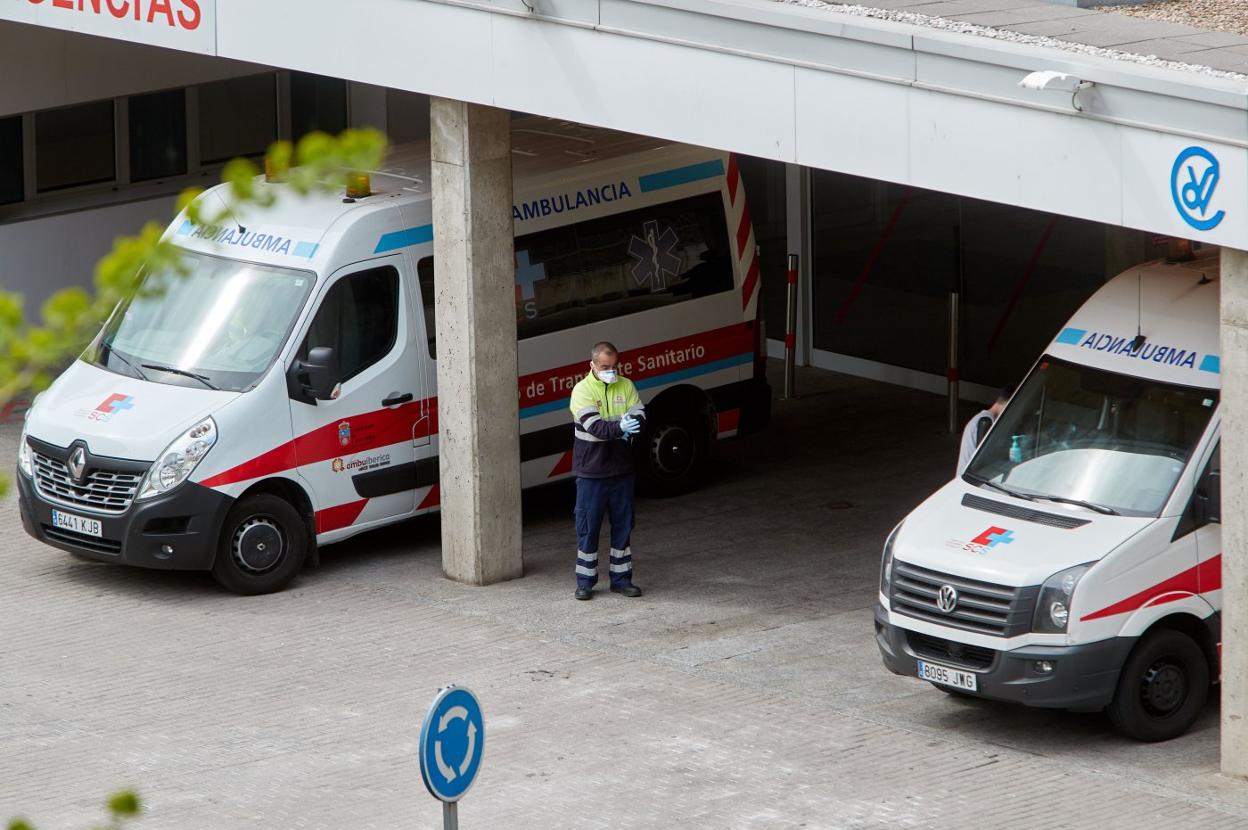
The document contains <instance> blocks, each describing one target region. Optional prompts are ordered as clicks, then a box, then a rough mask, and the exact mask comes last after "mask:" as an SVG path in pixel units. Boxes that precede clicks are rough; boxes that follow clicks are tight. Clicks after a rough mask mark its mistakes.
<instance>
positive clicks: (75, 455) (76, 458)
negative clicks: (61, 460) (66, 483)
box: [69, 447, 87, 483]
mask: <svg viewBox="0 0 1248 830" xmlns="http://www.w3.org/2000/svg"><path fill="white" fill-rule="evenodd" d="M86 472H87V453H86V450H84V449H83V448H82V447H78V448H77V449H76V450H74V451H73V452H72V453H70V456H69V474H70V475H72V476H73V477H74V481H77V482H79V483H81V482H82V477H83V476H84V475H86Z"/></svg>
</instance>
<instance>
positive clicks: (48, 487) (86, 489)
mask: <svg viewBox="0 0 1248 830" xmlns="http://www.w3.org/2000/svg"><path fill="white" fill-rule="evenodd" d="M31 456H32V457H33V460H34V462H35V486H36V488H37V489H38V490H39V495H41V496H43V497H44V498H45V499H47V500H48V501H53V502H57V503H59V504H63V505H66V506H67V507H81V508H85V509H87V510H93V511H96V512H98V513H114V514H117V513H125V512H126V510H127V509H128V508H129V507H130V502H132V501H134V497H135V495H136V493H137V492H138V489H139V482H140V481H141V480H142V478H143V474H142V473H137V472H127V471H122V470H109V469H106V468H97V469H93V470H91V471H90V472H89V473H88V474H87V479H86V481H84V482H83V483H82V484H79V483H77V482H76V481H74V479H73V477H72V476H71V475H70V474H69V468H68V467H66V466H65V463H64V462H63V461H58V460H56V459H55V458H51V457H49V456H46V455H43V454H42V453H39V452H32V453H31Z"/></svg>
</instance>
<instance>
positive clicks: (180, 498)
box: [17, 472, 234, 570]
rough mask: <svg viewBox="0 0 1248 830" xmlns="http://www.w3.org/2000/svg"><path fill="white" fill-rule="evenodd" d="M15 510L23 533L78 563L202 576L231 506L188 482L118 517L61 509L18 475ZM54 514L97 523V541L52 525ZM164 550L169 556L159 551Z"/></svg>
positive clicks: (228, 500)
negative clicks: (86, 561)
mask: <svg viewBox="0 0 1248 830" xmlns="http://www.w3.org/2000/svg"><path fill="white" fill-rule="evenodd" d="M17 489H18V506H19V509H20V510H21V514H22V526H23V527H24V528H26V532H27V533H29V534H30V535H31V536H33V537H35V538H36V539H38V540H39V541H40V542H43V543H44V544H47V545H51V546H52V547H56V548H60V549H61V550H66V551H69V552H70V553H72V554H74V555H75V556H78V557H81V558H83V559H94V560H96V561H99V562H117V563H120V564H124V565H135V566H137V567H140V568H160V569H162V570H207V569H209V568H211V567H212V561H213V558H214V557H215V556H216V551H217V540H218V538H219V536H220V528H221V523H222V522H223V521H225V514H226V511H228V510H229V509H230V505H231V504H233V502H234V500H233V499H232V498H230V497H229V496H226V495H223V494H222V493H219V492H217V491H216V490H210V489H208V488H207V487H201V486H200V485H198V484H193V483H190V482H187V483H186V484H183V485H182V486H181V487H178V488H177V489H175V490H174V491H173V492H171V493H168V494H166V495H164V496H156V497H154V498H151V499H145V500H144V501H141V502H139V501H136V502H134V503H133V504H131V505H130V509H129V510H127V511H126V512H125V513H123V514H121V515H117V516H111V515H102V514H99V513H93V512H91V511H85V510H82V509H75V508H73V507H61V506H60V505H56V504H53V503H51V502H49V501H47V500H45V499H44V498H43V497H42V496H40V495H39V494H38V493H37V492H36V491H35V487H34V483H33V482H32V481H31V480H30V479H29V478H27V477H26V476H24V475H22V474H21V473H20V472H18V473H17ZM53 509H57V510H63V511H64V512H66V513H73V514H75V515H78V516H88V517H90V518H93V519H99V520H100V525H101V530H102V535H101V536H100V537H99V538H96V537H93V536H86V535H83V534H79V533H72V532H70V531H66V530H60V529H57V528H55V527H53V525H52V511H53ZM164 546H168V547H169V548H171V549H172V552H166V551H164V550H162V548H163V547H164Z"/></svg>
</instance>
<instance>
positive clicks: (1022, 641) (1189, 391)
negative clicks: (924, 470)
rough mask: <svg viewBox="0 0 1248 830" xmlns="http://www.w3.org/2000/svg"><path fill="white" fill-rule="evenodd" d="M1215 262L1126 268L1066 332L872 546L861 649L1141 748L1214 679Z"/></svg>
mask: <svg viewBox="0 0 1248 830" xmlns="http://www.w3.org/2000/svg"><path fill="white" fill-rule="evenodd" d="M1218 328H1219V326H1218V259H1217V254H1216V252H1213V253H1209V252H1205V253H1204V254H1202V258H1200V259H1197V260H1195V261H1189V262H1182V263H1168V262H1164V261H1159V262H1153V263H1148V264H1146V265H1142V266H1139V267H1137V268H1133V269H1131V270H1129V271H1127V272H1125V273H1123V274H1121V275H1119V276H1117V277H1115V278H1114V279H1113V280H1111V281H1110V282H1108V283H1107V284H1106V285H1105V286H1103V287H1102V288H1101V289H1100V290H1099V291H1098V292H1097V293H1096V294H1095V295H1094V296H1093V297H1092V298H1091V299H1089V300H1088V301H1087V302H1086V303H1085V304H1084V305H1083V307H1082V308H1080V309H1079V311H1078V312H1077V313H1076V314H1075V315H1074V317H1072V318H1071V320H1070V322H1069V323H1067V324H1066V326H1065V327H1064V328H1063V329H1062V330H1061V331H1060V332H1059V333H1058V335H1057V337H1056V338H1055V339H1054V340H1053V342H1052V343H1051V344H1050V345H1049V347H1048V348H1047V349H1046V351H1045V353H1044V355H1043V356H1041V358H1040V359H1039V360H1038V361H1037V362H1036V364H1035V366H1034V367H1033V368H1032V370H1031V372H1030V373H1029V374H1028V376H1027V378H1026V380H1025V381H1024V382H1023V383H1022V385H1021V386H1020V387H1019V389H1018V391H1017V392H1016V393H1015V394H1014V397H1013V398H1012V400H1010V402H1009V404H1008V405H1007V406H1006V408H1005V410H1004V411H1003V412H1002V413H1001V416H1000V418H999V419H998V420H997V422H996V424H995V425H994V426H993V427H992V430H991V432H990V433H989V434H988V436H987V438H986V439H985V440H984V443H983V444H982V445H981V446H980V448H979V450H978V452H977V453H976V455H975V457H974V459H973V460H972V462H971V464H970V466H969V467H968V468H967V470H966V472H965V473H964V474H963V475H962V476H961V477H959V478H956V479H954V480H953V481H950V482H949V483H948V484H947V485H945V486H944V487H943V488H941V489H940V490H939V491H937V492H936V493H935V494H933V495H932V496H931V497H930V498H928V499H927V500H926V501H925V502H923V504H921V505H920V506H919V507H918V508H916V509H915V510H914V511H913V512H911V513H910V515H908V516H907V517H906V518H905V519H904V520H903V521H902V522H901V523H900V524H899V525H898V526H897V527H896V528H895V529H894V530H893V531H892V533H891V534H890V535H889V537H888V540H887V542H886V543H885V545H884V553H883V561H882V563H881V573H880V590H879V604H878V606H877V607H876V610H875V632H876V641H877V643H878V645H879V648H880V651H881V653H882V655H883V657H884V663H885V665H887V666H888V668H889V669H891V670H892V671H894V672H896V673H897V674H902V675H910V676H912V677H916V678H919V679H921V680H926V681H929V682H931V683H932V684H933V685H935V686H936V687H937V688H940V689H942V690H944V691H947V692H952V693H957V694H962V695H972V696H977V697H985V698H992V699H996V700H1006V701H1014V702H1017V703H1022V704H1026V705H1028V706H1040V707H1055V708H1066V709H1074V710H1100V709H1108V713H1109V715H1110V718H1111V719H1112V721H1113V722H1114V724H1115V725H1116V726H1117V727H1118V728H1119V729H1120V730H1121V731H1122V732H1123V733H1125V734H1126V735H1129V736H1131V737H1133V738H1137V739H1140V740H1150V741H1155V740H1165V739H1168V738H1172V737H1174V736H1176V735H1179V734H1181V733H1182V732H1184V731H1185V730H1186V729H1187V728H1188V727H1189V726H1190V725H1191V724H1192V722H1193V720H1195V718H1196V716H1197V715H1198V714H1199V712H1200V710H1201V707H1202V706H1203V704H1204V703H1205V700H1206V698H1207V696H1208V694H1209V688H1210V684H1211V682H1212V681H1214V680H1216V678H1217V675H1218V653H1219V652H1218V644H1219V642H1220V617H1219V611H1220V608H1221V603H1222V591H1221V587H1222V574H1221V551H1222V548H1221V533H1220V525H1219V503H1220V499H1219V493H1220V489H1219V476H1220V472H1221V469H1220V464H1219V444H1218V439H1219V429H1220V418H1219V414H1218V389H1219V368H1220V367H1219V347H1218Z"/></svg>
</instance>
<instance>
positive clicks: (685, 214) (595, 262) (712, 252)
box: [416, 191, 735, 356]
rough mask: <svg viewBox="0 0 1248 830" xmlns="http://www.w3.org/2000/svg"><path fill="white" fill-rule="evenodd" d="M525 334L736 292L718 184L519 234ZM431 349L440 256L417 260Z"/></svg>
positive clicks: (519, 313)
mask: <svg viewBox="0 0 1248 830" xmlns="http://www.w3.org/2000/svg"><path fill="white" fill-rule="evenodd" d="M515 258H516V330H517V333H518V335H519V337H520V339H521V340H523V339H525V338H526V337H536V336H537V335H539V334H550V333H551V332H555V331H562V330H563V329H568V328H572V327H573V326H583V325H586V324H587V323H594V322H597V321H599V320H609V319H611V318H613V317H621V316H623V315H625V314H636V313H637V312H640V311H648V310H650V309H653V308H660V307H662V306H667V305H672V304H673V303H680V302H684V301H685V300H693V299H697V298H699V297H708V296H710V295H712V294H718V293H720V292H723V291H731V290H732V288H733V286H734V284H735V282H734V277H733V270H732V251H731V248H730V247H729V242H728V231H727V228H726V227H725V225H724V203H723V197H722V196H721V195H720V194H719V192H718V191H716V192H714V193H704V194H702V195H701V196H692V197H690V198H688V199H682V200H680V201H678V202H670V203H668V204H663V205H655V206H653V207H648V208H641V209H639V210H632V211H629V212H627V213H617V214H615V215H614V216H606V217H603V218H602V219H591V220H589V221H587V222H579V223H577V224H575V225H565V226H563V227H561V228H551V229H550V230H545V231H538V232H537V233H530V234H525V235H524V236H518V237H516V247H515ZM416 270H417V272H418V275H419V277H420V293H421V297H422V299H423V301H424V305H425V325H426V327H427V330H428V332H429V350H430V355H431V356H433V354H434V334H435V332H434V321H433V303H434V263H433V258H432V257H425V258H424V259H422V260H421V261H420V262H419V263H418V264H417V266H416Z"/></svg>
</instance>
